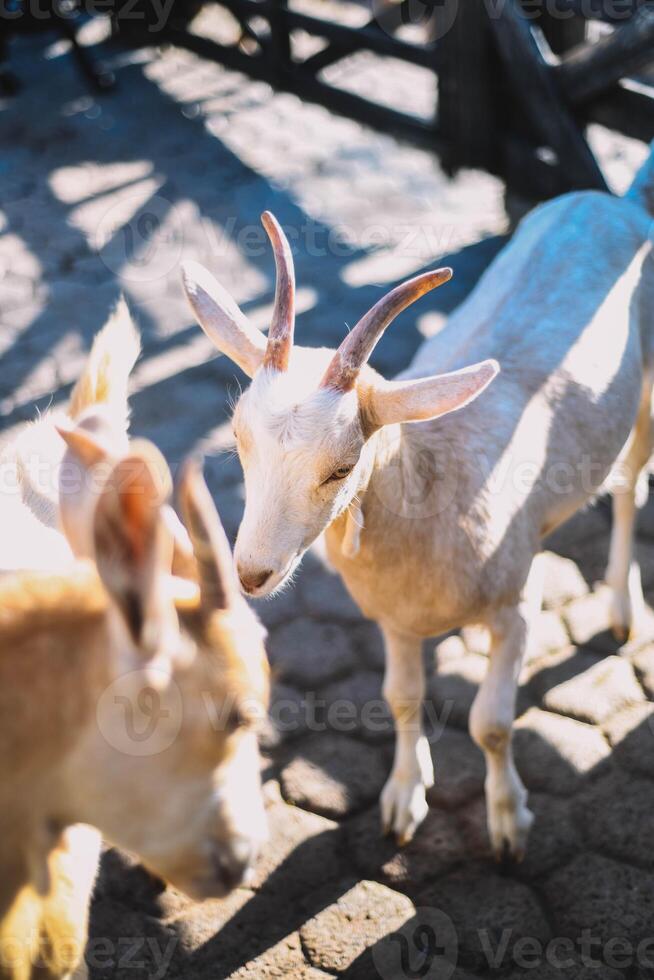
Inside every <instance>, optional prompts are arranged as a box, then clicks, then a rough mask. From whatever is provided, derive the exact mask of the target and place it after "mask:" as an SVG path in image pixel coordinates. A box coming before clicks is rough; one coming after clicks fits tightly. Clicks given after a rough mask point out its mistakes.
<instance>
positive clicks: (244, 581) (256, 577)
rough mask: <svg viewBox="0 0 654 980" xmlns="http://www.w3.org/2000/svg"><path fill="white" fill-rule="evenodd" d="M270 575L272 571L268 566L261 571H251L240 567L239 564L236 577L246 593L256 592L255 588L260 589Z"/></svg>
mask: <svg viewBox="0 0 654 980" xmlns="http://www.w3.org/2000/svg"><path fill="white" fill-rule="evenodd" d="M271 575H272V571H271V570H270V569H269V568H266V569H264V570H263V571H262V572H260V571H254V572H252V571H249V570H246V569H244V568H241V566H239V568H238V577H239V579H240V582H241V585H242V586H243V591H244V592H248V593H251V592H256V590H257V589H260V588H261V586H262V585H265V584H266V582H267V581H268V579H269V578H270V576H271Z"/></svg>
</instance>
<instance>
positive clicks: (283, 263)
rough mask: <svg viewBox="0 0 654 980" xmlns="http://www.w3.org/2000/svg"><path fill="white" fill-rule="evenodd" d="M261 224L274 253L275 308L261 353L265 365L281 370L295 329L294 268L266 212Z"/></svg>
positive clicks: (275, 223) (273, 220) (277, 228)
mask: <svg viewBox="0 0 654 980" xmlns="http://www.w3.org/2000/svg"><path fill="white" fill-rule="evenodd" d="M261 223H262V225H263V227H264V228H265V229H266V234H267V235H268V238H269V239H270V244H271V245H272V247H273V252H274V255H275V266H276V268H277V283H276V285H275V308H274V310H273V315H272V322H271V324H270V330H269V331H268V346H267V347H266V353H265V355H264V359H263V363H264V366H265V367H269V368H272V369H273V370H275V371H285V370H286V369H287V367H288V361H289V357H290V356H291V347H292V346H293V330H294V328H295V270H294V268H293V256H292V254H291V247H290V245H289V244H288V239H287V237H286V235H285V234H284V232H283V231H282V229H281V226H280V224H279V222H278V221H277V218H275V216H274V215H273V214H271V213H270V211H264V212H263V214H262V215H261Z"/></svg>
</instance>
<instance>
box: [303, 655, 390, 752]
mask: <svg viewBox="0 0 654 980" xmlns="http://www.w3.org/2000/svg"><path fill="white" fill-rule="evenodd" d="M318 697H319V699H321V700H323V701H324V705H325V723H326V725H327V726H328V728H330V729H331V730H335V731H341V732H345V733H355V732H356V733H357V734H358V735H360V736H362V737H363V738H365V739H366V740H367V741H370V742H374V743H378V742H382V741H388V740H390V739H393V738H394V736H395V724H394V722H393V716H392V714H391V710H390V708H389V706H388V704H387V703H386V701H385V700H384V697H383V695H382V675H381V674H379V673H377V672H376V671H374V670H358V671H357V672H356V674H351V675H350V676H349V677H345V678H343V680H340V681H334V683H333V684H328V685H327V687H325V688H323V689H322V690H321V691H320V692H319V695H318Z"/></svg>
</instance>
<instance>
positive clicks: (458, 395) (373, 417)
mask: <svg viewBox="0 0 654 980" xmlns="http://www.w3.org/2000/svg"><path fill="white" fill-rule="evenodd" d="M499 370H500V366H499V364H498V363H497V361H482V362H481V363H480V364H473V365H471V366H470V367H466V368H463V369H462V370H461V371H452V372H451V373H450V374H437V375H435V376H433V377H430V378H419V379H416V380H410V381H384V382H380V383H378V384H374V385H373V386H371V388H369V389H366V391H365V395H364V401H365V404H364V406H363V407H364V411H365V413H366V416H367V418H368V420H369V424H370V427H371V429H378V428H380V427H381V426H382V425H389V424H391V423H393V422H423V421H427V420H428V419H435V418H438V416H439V415H446V414H447V413H448V412H454V411H455V410H456V409H457V408H463V406H464V405H467V404H468V403H469V402H471V401H474V399H475V398H476V397H477V396H478V395H480V394H481V393H482V391H483V390H484V388H486V387H487V386H488V385H489V384H490V383H491V381H492V380H493V378H494V377H495V376H496V375H497V374H498V372H499Z"/></svg>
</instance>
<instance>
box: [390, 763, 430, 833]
mask: <svg viewBox="0 0 654 980" xmlns="http://www.w3.org/2000/svg"><path fill="white" fill-rule="evenodd" d="M380 807H381V823H382V831H383V833H384V834H394V835H395V839H396V840H397V843H398V845H399V846H400V847H404V846H405V845H406V844H408V843H409V841H411V840H412V839H413V836H414V834H415V832H416V830H417V829H418V827H419V826H420V824H421V823H422V822H423V820H424V819H425V817H426V816H427V813H428V812H429V806H428V804H427V799H426V796H425V786H424V783H423V782H421V781H419V780H418V781H405V780H399V779H397V778H395V777H393V776H391V778H390V779H389V780H388V782H387V783H386V785H385V786H384V789H383V792H382V795H381V799H380Z"/></svg>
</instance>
